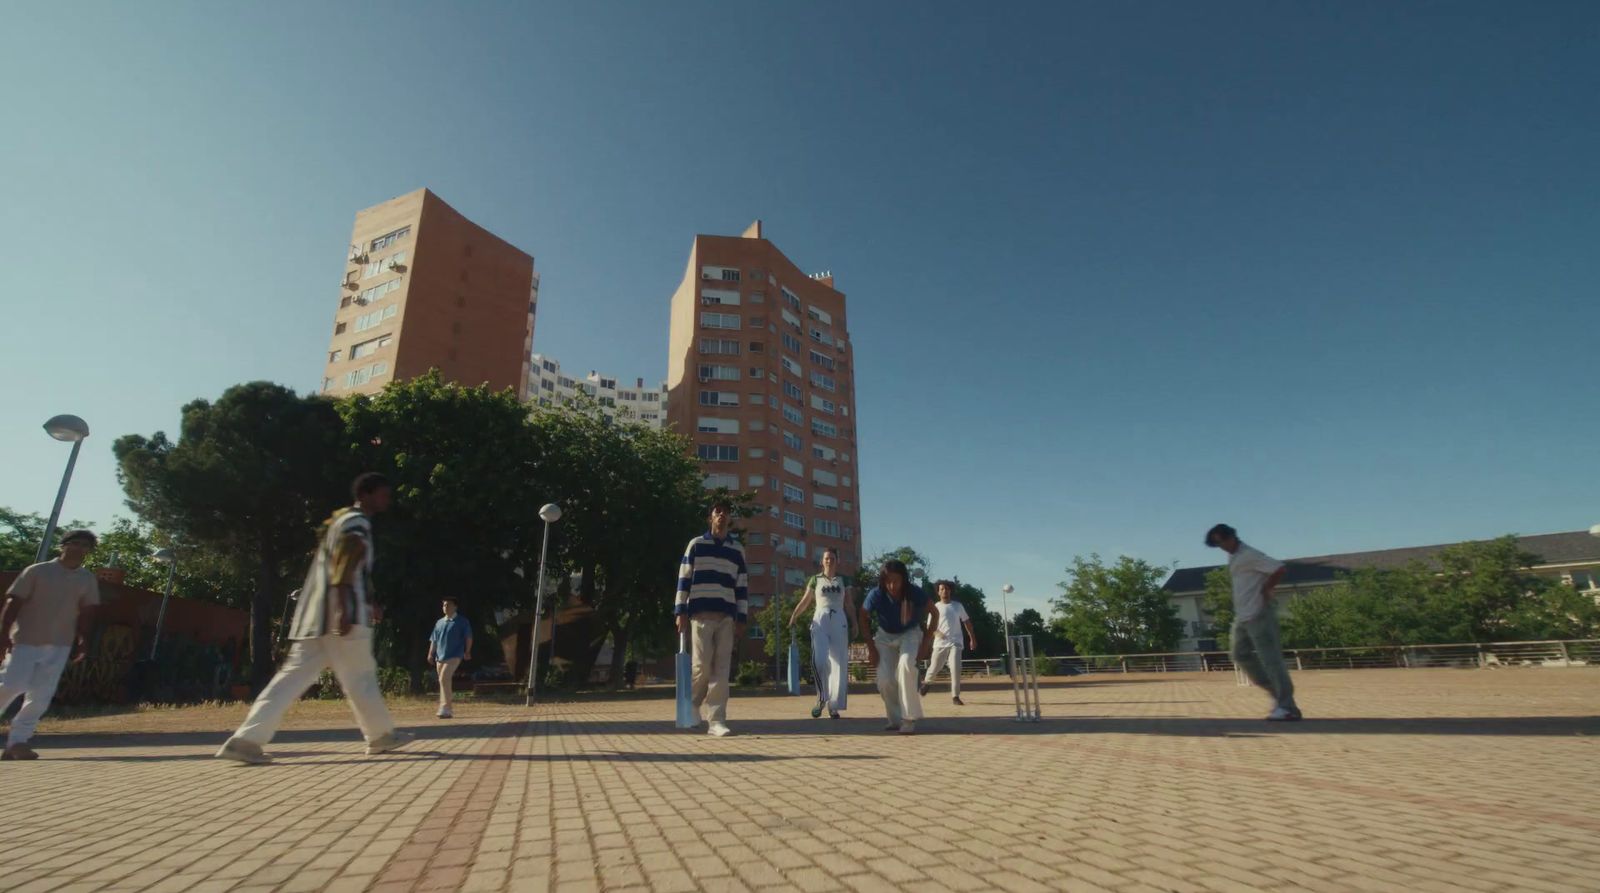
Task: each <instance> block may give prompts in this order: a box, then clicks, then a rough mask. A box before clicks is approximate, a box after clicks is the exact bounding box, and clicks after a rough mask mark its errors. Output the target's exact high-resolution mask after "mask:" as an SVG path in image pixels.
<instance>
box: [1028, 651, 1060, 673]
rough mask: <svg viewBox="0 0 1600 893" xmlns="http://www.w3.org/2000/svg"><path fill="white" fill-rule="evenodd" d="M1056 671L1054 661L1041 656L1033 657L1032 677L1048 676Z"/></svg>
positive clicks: (1051, 658)
mask: <svg viewBox="0 0 1600 893" xmlns="http://www.w3.org/2000/svg"><path fill="white" fill-rule="evenodd" d="M1055 671H1056V659H1055V658H1053V657H1046V656H1045V655H1043V654H1035V655H1034V656H1033V675H1035V676H1049V675H1051V674H1053V673H1055Z"/></svg>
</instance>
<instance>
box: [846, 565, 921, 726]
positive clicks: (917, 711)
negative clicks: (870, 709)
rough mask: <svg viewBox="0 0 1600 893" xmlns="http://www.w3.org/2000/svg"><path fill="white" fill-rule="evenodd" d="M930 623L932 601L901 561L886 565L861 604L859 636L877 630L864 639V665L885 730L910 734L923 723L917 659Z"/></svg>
mask: <svg viewBox="0 0 1600 893" xmlns="http://www.w3.org/2000/svg"><path fill="white" fill-rule="evenodd" d="M930 621H932V622H933V623H937V622H938V615H937V614H935V613H934V611H933V603H932V600H930V599H929V598H928V596H927V593H924V592H923V591H922V590H921V589H918V588H917V587H916V586H915V585H913V584H912V582H911V579H910V577H909V575H908V574H907V571H906V565H905V562H903V561H899V560H898V559H893V558H891V559H889V560H888V561H885V562H884V563H883V568H882V569H881V570H879V572H878V585H877V586H876V587H874V588H873V590H872V591H871V592H869V593H867V597H866V598H865V599H863V600H862V602H861V611H860V620H859V623H860V627H861V630H862V633H863V635H865V633H866V631H867V630H868V629H871V628H872V626H873V625H876V627H877V632H876V633H875V634H873V635H871V636H866V639H867V663H868V664H870V665H871V666H874V667H877V669H878V694H880V695H882V696H883V707H884V710H885V712H887V713H888V715H889V724H888V725H887V726H885V727H884V730H885V731H889V732H896V731H897V732H899V733H900V734H902V735H913V734H915V733H916V731H917V720H920V719H922V695H921V692H920V691H919V690H918V686H917V659H918V658H919V657H920V656H921V653H922V650H923V645H924V642H925V640H924V639H923V636H922V629H923V626H925V625H927V624H928V623H929V622H930Z"/></svg>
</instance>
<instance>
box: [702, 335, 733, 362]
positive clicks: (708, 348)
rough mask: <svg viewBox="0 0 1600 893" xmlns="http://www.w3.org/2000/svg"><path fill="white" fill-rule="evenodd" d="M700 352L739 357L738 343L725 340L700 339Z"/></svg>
mask: <svg viewBox="0 0 1600 893" xmlns="http://www.w3.org/2000/svg"><path fill="white" fill-rule="evenodd" d="M700 352H701V353H711V354H721V355H723V356H732V357H736V356H738V355H739V342H737V341H729V340H727V339H725V338H701V339H700Z"/></svg>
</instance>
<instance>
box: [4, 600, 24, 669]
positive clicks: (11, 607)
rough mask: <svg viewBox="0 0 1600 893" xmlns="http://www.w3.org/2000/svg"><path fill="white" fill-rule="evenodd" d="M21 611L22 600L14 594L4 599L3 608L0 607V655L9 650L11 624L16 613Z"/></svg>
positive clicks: (14, 621) (15, 618) (15, 619)
mask: <svg viewBox="0 0 1600 893" xmlns="http://www.w3.org/2000/svg"><path fill="white" fill-rule="evenodd" d="M20 613H22V600H21V599H19V598H17V597H16V596H11V597H9V598H7V599H6V605H5V607H4V608H0V657H5V656H6V654H8V653H10V651H11V624H13V623H16V622H17V615H18V614H20Z"/></svg>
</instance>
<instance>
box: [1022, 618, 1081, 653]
mask: <svg viewBox="0 0 1600 893" xmlns="http://www.w3.org/2000/svg"><path fill="white" fill-rule="evenodd" d="M1011 634H1012V635H1014V636H1033V652H1034V653H1035V654H1048V655H1053V656H1057V657H1059V656H1061V655H1065V654H1072V653H1074V652H1073V648H1072V643H1071V642H1068V641H1067V640H1066V639H1065V638H1063V637H1062V635H1061V634H1060V633H1059V632H1058V631H1057V630H1056V628H1055V627H1053V626H1051V625H1050V624H1049V623H1047V622H1045V619H1044V615H1043V614H1040V613H1039V612H1038V611H1036V610H1034V609H1033V608H1023V609H1022V610H1021V611H1018V612H1017V613H1016V615H1015V616H1013V617H1012V618H1011Z"/></svg>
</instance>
